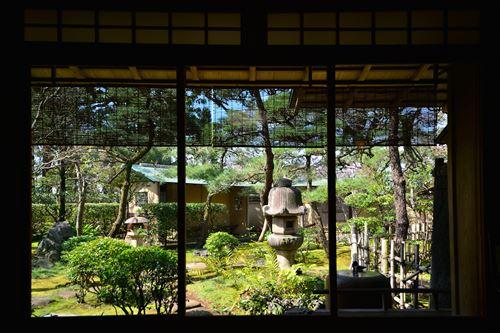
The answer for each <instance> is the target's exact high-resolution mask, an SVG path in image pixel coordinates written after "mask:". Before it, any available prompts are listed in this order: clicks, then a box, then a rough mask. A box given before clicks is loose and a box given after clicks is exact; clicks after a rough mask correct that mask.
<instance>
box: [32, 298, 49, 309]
mask: <svg viewBox="0 0 500 333" xmlns="http://www.w3.org/2000/svg"><path fill="white" fill-rule="evenodd" d="M54 301H55V299H53V298H50V297H33V298H31V306H32V307H34V308H36V307H44V306H47V305H49V304H50V303H53V302H54Z"/></svg>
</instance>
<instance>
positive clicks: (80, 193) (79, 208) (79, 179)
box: [75, 162, 87, 236]
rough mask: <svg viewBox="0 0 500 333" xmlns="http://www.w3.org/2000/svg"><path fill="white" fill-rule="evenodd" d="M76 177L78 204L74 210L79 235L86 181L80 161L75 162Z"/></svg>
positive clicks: (80, 233)
mask: <svg viewBox="0 0 500 333" xmlns="http://www.w3.org/2000/svg"><path fill="white" fill-rule="evenodd" d="M75 170H76V178H77V183H78V187H77V188H78V205H77V211H76V222H75V227H76V235H77V236H81V235H82V234H83V213H84V210H85V200H86V197H87V181H86V180H85V177H84V175H83V174H82V170H81V168H80V163H79V162H77V163H75Z"/></svg>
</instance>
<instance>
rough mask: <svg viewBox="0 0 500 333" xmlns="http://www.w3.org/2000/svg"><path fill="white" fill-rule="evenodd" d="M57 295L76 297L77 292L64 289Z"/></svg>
mask: <svg viewBox="0 0 500 333" xmlns="http://www.w3.org/2000/svg"><path fill="white" fill-rule="evenodd" d="M57 296H59V297H62V298H71V297H76V292H75V291H74V290H63V291H60V292H58V293H57Z"/></svg>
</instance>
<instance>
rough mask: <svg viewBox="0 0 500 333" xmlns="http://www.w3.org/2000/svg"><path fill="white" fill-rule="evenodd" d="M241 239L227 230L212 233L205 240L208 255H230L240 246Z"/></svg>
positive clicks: (220, 256) (218, 256) (217, 256)
mask: <svg viewBox="0 0 500 333" xmlns="http://www.w3.org/2000/svg"><path fill="white" fill-rule="evenodd" d="M238 244H239V241H238V239H237V238H236V237H234V236H233V235H230V234H228V233H227V232H223V231H219V232H214V233H212V234H210V235H209V236H208V238H207V241H206V242H205V248H206V249H207V250H208V255H209V256H212V257H216V258H223V257H227V256H229V255H230V254H231V253H232V252H233V250H234V249H235V248H236V247H237V246H238Z"/></svg>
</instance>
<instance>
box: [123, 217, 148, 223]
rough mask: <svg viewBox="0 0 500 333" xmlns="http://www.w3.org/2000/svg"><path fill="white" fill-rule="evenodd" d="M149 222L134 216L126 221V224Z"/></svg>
mask: <svg viewBox="0 0 500 333" xmlns="http://www.w3.org/2000/svg"><path fill="white" fill-rule="evenodd" d="M148 222H149V220H148V219H147V218H145V217H142V216H133V217H130V218H128V219H126V220H125V222H124V223H125V224H144V223H148Z"/></svg>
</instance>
